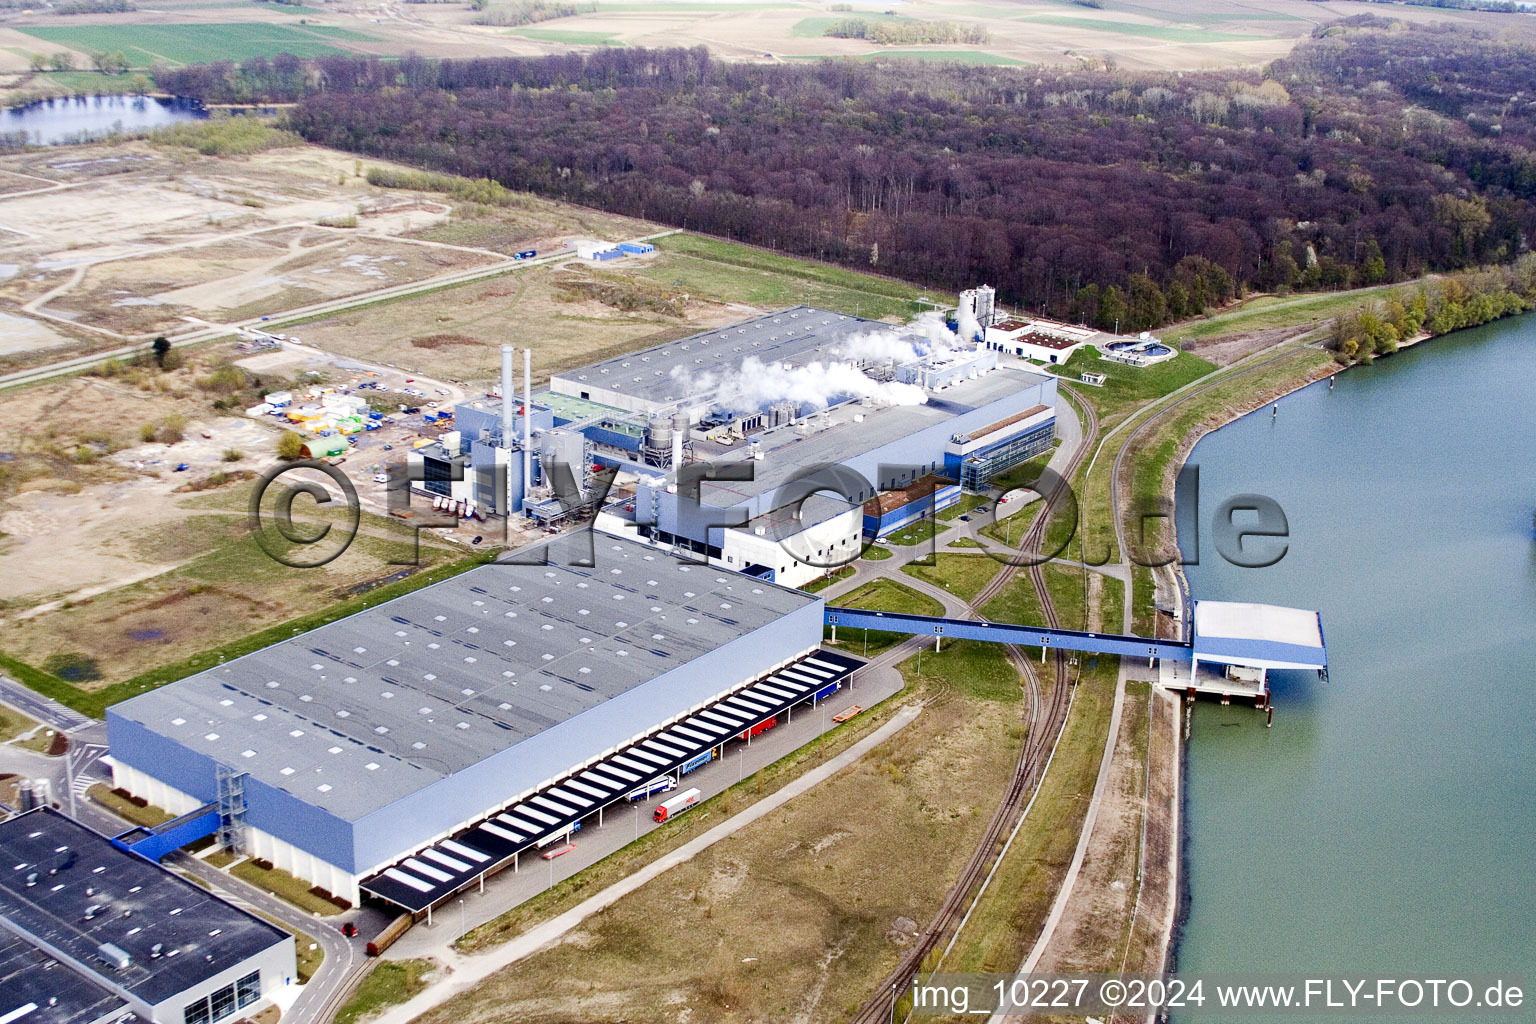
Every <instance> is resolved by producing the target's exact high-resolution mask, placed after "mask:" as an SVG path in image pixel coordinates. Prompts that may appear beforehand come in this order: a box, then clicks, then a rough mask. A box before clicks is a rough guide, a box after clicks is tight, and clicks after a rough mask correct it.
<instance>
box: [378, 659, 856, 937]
mask: <svg viewBox="0 0 1536 1024" xmlns="http://www.w3.org/2000/svg"><path fill="white" fill-rule="evenodd" d="M862 664H863V662H862V661H860V660H858V659H857V658H851V657H849V656H847V655H844V654H837V653H833V652H831V651H817V652H816V653H814V654H812V655H809V656H808V657H805V658H802V659H800V660H799V661H797V662H794V663H793V664H790V665H787V666H785V667H784V668H781V669H779V670H778V671H777V672H774V673H773V674H772V675H770V676H768V677H767V678H765V679H762V680H760V681H758V682H756V683H753V684H752V685H751V686H747V687H745V688H743V689H741V690H737V691H736V692H735V693H733V694H731V695H730V696H729V697H726V698H725V699H723V700H720V701H717V702H716V703H714V704H711V705H709V706H708V707H706V708H704V709H703V710H701V711H699V712H698V713H697V714H693V715H689V716H688V717H686V718H684V719H682V720H681V721H678V722H676V723H674V724H672V725H670V726H667V727H666V728H664V729H661V730H659V731H658V732H656V733H655V734H653V735H651V736H650V737H648V738H646V739H644V740H641V741H640V742H639V743H636V744H633V745H631V746H629V747H626V748H624V749H623V750H620V751H619V752H618V753H616V754H612V755H610V756H609V757H607V758H604V759H603V760H602V761H599V762H597V763H596V764H594V765H592V766H590V767H588V768H583V769H581V770H579V771H577V772H574V773H573V774H571V775H570V776H568V777H566V778H565V779H562V780H561V781H560V782H557V783H555V784H554V785H552V786H549V787H547V788H545V789H542V790H540V791H539V792H538V793H536V794H534V795H533V796H531V797H528V798H527V799H525V800H522V801H521V802H519V803H517V804H515V805H513V806H511V807H509V808H507V809H506V810H504V811H500V812H497V813H496V814H493V815H491V816H490V817H488V818H487V819H486V820H484V821H482V822H480V823H479V824H478V825H474V826H471V827H470V828H468V829H465V830H463V831H462V832H459V833H457V834H455V835H453V836H452V837H451V838H448V839H444V840H441V841H439V842H437V843H435V844H433V845H432V846H430V847H428V848H427V849H425V850H422V851H420V852H418V853H414V854H412V855H411V856H409V857H406V858H405V859H403V860H401V861H399V862H398V863H396V864H393V865H391V866H390V867H387V868H385V869H383V870H382V871H379V872H377V873H376V874H374V875H372V876H371V877H369V878H367V879H364V880H363V881H362V882H361V883H360V886H359V887H360V888H361V889H362V890H363V892H365V893H368V894H369V895H370V896H376V897H378V898H379V899H381V900H384V901H386V902H388V903H393V904H395V905H396V906H398V907H401V908H403V909H405V910H409V911H411V912H412V913H420V912H421V911H423V910H426V909H427V908H428V907H430V906H432V905H434V904H436V903H437V902H438V901H440V900H442V899H444V898H446V897H448V896H451V895H453V894H454V893H455V892H457V891H458V890H459V889H461V888H463V887H464V886H466V885H468V884H469V883H471V882H473V881H474V880H475V879H476V878H477V877H479V876H480V875H482V874H485V873H487V872H490V871H495V870H497V869H498V868H500V867H502V866H503V865H504V864H506V862H507V861H508V860H510V859H511V858H513V857H514V856H516V855H517V854H519V853H521V852H522V851H524V850H527V849H530V848H533V847H539V846H543V845H545V844H546V843H548V842H551V841H553V840H555V839H558V838H560V837H562V836H565V835H567V834H569V833H570V831H571V826H572V825H573V824H575V823H576V822H577V821H579V820H580V819H582V818H585V817H586V816H587V815H589V814H596V813H597V811H598V810H599V809H600V808H602V807H606V806H608V805H610V804H613V803H617V802H619V801H621V800H624V799H625V797H627V796H628V795H629V794H630V793H632V792H634V791H635V790H636V789H639V788H640V787H641V786H642V785H644V784H646V783H648V782H650V781H651V780H652V779H656V778H660V777H661V776H663V775H666V774H668V773H670V772H672V771H674V770H675V769H677V768H678V767H679V766H681V765H683V764H685V763H687V762H688V761H691V760H692V759H693V758H695V757H698V756H699V755H700V754H702V753H704V752H705V751H708V750H712V749H714V748H715V747H718V746H721V745H722V744H724V743H725V742H726V741H727V740H729V739H731V738H732V737H733V736H739V735H740V734H741V733H742V732H743V731H745V730H747V729H750V728H751V727H752V726H754V725H757V724H758V723H760V722H764V721H767V720H768V719H769V718H772V717H774V716H775V715H779V714H782V713H783V712H784V711H785V710H786V709H788V708H790V707H793V706H794V705H796V704H799V703H801V702H802V701H807V700H810V699H811V698H812V697H813V696H814V695H816V694H818V693H820V692H822V691H824V690H825V689H827V687H829V686H836V685H840V684H842V683H843V682H844V681H845V680H846V679H847V678H848V676H850V675H852V673H853V671H854V670H855V669H857V668H858V667H859V666H860V665H862Z"/></svg>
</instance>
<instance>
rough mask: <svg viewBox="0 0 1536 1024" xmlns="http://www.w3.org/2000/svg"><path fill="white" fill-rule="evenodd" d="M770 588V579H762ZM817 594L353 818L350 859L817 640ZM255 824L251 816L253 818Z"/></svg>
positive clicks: (516, 789)
mask: <svg viewBox="0 0 1536 1024" xmlns="http://www.w3.org/2000/svg"><path fill="white" fill-rule="evenodd" d="M764 585H765V586H771V584H764ZM823 615H824V612H823V602H821V601H819V600H817V601H813V602H812V603H810V604H807V605H806V606H805V607H803V608H799V609H797V610H796V611H793V612H791V613H789V614H788V615H786V616H784V617H783V618H781V619H779V620H778V621H776V622H774V623H772V624H770V625H768V626H764V627H763V628H761V629H758V630H755V631H753V632H752V633H751V634H749V635H748V636H744V637H741V638H739V639H737V640H733V641H731V642H730V643H728V644H725V645H723V646H721V647H718V648H715V649H714V650H712V651H709V652H707V653H705V654H703V655H701V656H699V657H697V658H695V659H694V660H692V661H690V662H688V663H687V664H684V665H679V666H677V667H676V668H674V669H672V670H671V671H668V672H665V673H662V674H661V675H659V676H657V677H656V678H654V679H652V680H650V681H649V682H646V683H643V684H642V685H640V686H637V687H635V688H633V689H631V690H630V691H628V692H627V693H623V694H620V695H619V696H617V697H614V698H613V699H611V700H608V701H605V702H603V703H602V704H600V705H598V706H597V707H595V708H592V709H590V710H588V711H586V712H583V713H582V714H580V715H577V716H576V717H575V718H572V719H570V720H568V721H565V722H561V723H560V724H558V725H554V726H551V727H550V728H549V729H546V730H545V731H544V732H542V733H539V734H538V735H537V736H534V737H532V738H530V739H528V740H525V741H524V742H522V743H519V744H518V745H517V746H515V747H512V748H510V749H508V750H504V751H502V752H501V753H499V754H495V755H493V756H491V757H489V758H487V759H485V760H484V761H481V762H480V763H479V764H476V765H472V766H471V767H469V768H467V769H465V770H464V771H462V772H459V773H457V774H455V775H452V776H449V777H448V778H444V779H440V780H439V781H437V782H435V783H433V784H432V785H430V786H428V787H426V788H425V789H422V790H419V791H418V792H416V793H413V794H411V795H410V796H407V797H405V798H404V799H401V800H398V801H396V802H395V803H393V804H390V805H389V806H388V807H385V808H382V809H380V810H378V811H375V812H374V813H373V814H370V815H367V816H365V817H363V818H361V819H359V820H358V821H357V822H356V824H355V830H354V836H355V847H354V850H353V852H352V855H351V856H350V857H349V858H348V861H349V862H353V863H356V864H357V865H358V870H368V869H370V868H372V867H374V866H376V865H378V864H382V863H384V862H385V861H388V860H392V859H393V858H394V857H396V856H397V855H398V854H399V852H400V851H401V850H405V849H408V848H410V847H413V846H417V845H420V844H422V843H425V842H426V841H427V840H429V839H431V838H432V837H433V836H436V835H439V834H441V833H443V832H447V831H449V830H451V829H453V828H455V827H457V826H458V825H459V824H461V823H463V822H466V821H469V820H470V819H473V818H475V817H477V816H479V815H480V814H482V813H483V812H485V811H486V810H487V809H488V808H490V807H492V806H494V805H496V804H499V803H501V802H503V801H505V800H509V799H511V798H512V797H514V796H516V795H517V794H519V793H522V792H523V791H525V790H527V789H529V788H531V787H533V786H537V785H538V784H540V783H542V782H544V781H546V780H547V779H551V778H553V777H555V776H557V775H559V774H561V773H562V772H564V771H566V770H568V769H569V768H571V767H572V766H574V765H575V764H577V763H579V762H581V761H583V760H586V759H587V758H590V757H595V756H596V755H597V754H598V753H600V752H601V751H603V750H606V749H608V748H610V747H613V746H617V745H618V744H620V743H623V742H624V741H626V740H628V739H629V738H630V737H632V736H634V735H636V734H638V733H641V732H644V731H645V730H647V729H649V728H651V727H652V726H654V725H656V724H657V723H658V722H661V721H664V720H665V719H668V718H671V717H672V716H673V715H677V714H681V713H682V712H683V711H684V710H685V709H687V708H690V707H692V706H694V705H695V704H699V703H702V702H703V701H705V700H707V699H709V698H710V697H713V696H714V695H715V694H717V693H719V692H720V691H722V690H724V689H725V688H726V687H728V686H731V685H734V684H737V683H744V682H747V681H748V679H749V678H750V677H751V676H753V675H756V674H758V673H761V672H763V671H766V670H767V669H768V668H770V667H771V666H773V665H775V664H777V663H779V662H781V661H786V660H788V659H789V658H792V657H795V656H796V655H799V654H800V653H802V652H804V651H806V650H808V649H809V648H811V647H814V646H816V645H817V644H819V643H820V642H821V637H822V632H821V630H822V619H823ZM252 823H253V824H254V821H253V822H252Z"/></svg>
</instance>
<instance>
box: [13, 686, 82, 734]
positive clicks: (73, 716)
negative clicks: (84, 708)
mask: <svg viewBox="0 0 1536 1024" xmlns="http://www.w3.org/2000/svg"><path fill="white" fill-rule="evenodd" d="M0 701H3V702H4V703H6V704H9V705H10V706H11V707H13V708H15V709H16V710H17V711H20V712H21V713H22V714H24V715H26V716H27V717H28V718H34V719H36V720H37V721H39V722H42V723H43V724H44V725H46V726H48V727H50V728H53V729H59V730H62V731H64V732H73V731H74V730H76V729H83V728H85V727H86V726H88V725H90V724H91V723H92V722H94V721H95V719H91V718H87V717H85V716H84V715H82V714H81V713H80V712H78V711H76V710H74V709H73V708H67V707H65V706H64V705H63V704H60V703H59V702H58V701H56V700H51V699H49V698H47V697H44V696H43V695H42V694H40V693H38V692H36V691H35V690H29V689H28V688H27V687H25V686H23V685H22V684H21V683H18V682H17V681H16V680H14V679H11V678H9V677H8V676H0Z"/></svg>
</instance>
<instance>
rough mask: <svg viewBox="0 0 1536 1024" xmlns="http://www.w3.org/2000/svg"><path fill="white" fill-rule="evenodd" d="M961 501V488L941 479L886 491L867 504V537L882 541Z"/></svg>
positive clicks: (865, 516)
mask: <svg viewBox="0 0 1536 1024" xmlns="http://www.w3.org/2000/svg"><path fill="white" fill-rule="evenodd" d="M959 501H960V485H959V484H957V483H955V482H954V481H953V480H950V479H946V478H945V477H940V476H932V475H929V476H925V477H923V478H922V479H920V480H917V481H915V482H913V483H911V484H909V485H908V486H906V487H903V488H901V489H899V490H893V491H884V492H882V493H880V494H877V495H875V496H874V497H873V498H870V499H869V500H868V501H866V502H865V503H864V536H866V537H868V538H869V539H870V540H879V539H880V538H882V537H886V536H889V535H890V534H892V533H895V532H896V531H897V530H900V529H904V528H906V527H908V526H912V525H914V524H915V523H919V522H922V521H923V520H924V519H928V518H930V517H932V516H934V515H937V514H938V513H940V512H942V511H944V510H945V509H947V508H949V507H950V506H951V505H954V504H956V503H958V502H959Z"/></svg>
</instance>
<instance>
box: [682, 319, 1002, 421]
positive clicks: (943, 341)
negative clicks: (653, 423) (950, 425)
mask: <svg viewBox="0 0 1536 1024" xmlns="http://www.w3.org/2000/svg"><path fill="white" fill-rule="evenodd" d="M967 319H969V322H970V325H971V327H970V331H971V333H969V334H967V333H965V320H962V322H961V327H962V331H961V333H960V334H959V335H956V334H955V332H954V331H951V330H950V329H949V326H948V325H947V324H946V323H945V322H944V318H943V316H942V315H940V314H939V313H923V314H921V315H920V316H918V317H917V318H916V319H914V320H913V321H912V322H911V323H909V324H907V325H906V326H905V327H900V328H896V327H890V328H882V329H876V330H871V331H869V332H867V333H863V334H857V335H854V336H852V337H850V338H848V339H846V340H845V341H843V342H842V343H840V344H839V345H838V346H837V347H836V348H835V349H834V350H833V352H834V355H835V357H837V358H839V359H841V360H846V361H830V360H829V361H827V362H821V361H817V362H811V363H806V364H804V365H803V366H790V365H786V364H784V363H766V362H764V361H763V360H761V359H758V358H756V357H748V358H747V359H744V360H743V361H742V363H741V366H740V367H739V368H737V369H735V370H733V371H730V372H728V373H723V374H711V373H702V374H696V375H695V374H690V373H688V372H687V371H685V370H683V368H682V367H678V368H677V369H675V370H673V373H672V376H673V379H674V380H676V381H678V383H679V384H681V385H682V386H683V387H684V388H686V390H687V391H688V392H689V393H691V394H694V395H697V396H699V397H700V398H701V399H703V400H704V405H703V406H701V407H699V408H696V409H694V410H693V415H694V417H695V418H698V417H701V416H702V415H703V414H704V413H705V412H706V410H707V407H708V406H711V405H717V406H721V407H723V408H726V409H730V410H733V411H736V412H743V411H746V410H749V409H765V408H767V407H768V406H771V405H773V404H775V403H777V402H785V401H787V402H792V403H794V405H795V406H796V411H797V412H803V411H805V410H806V409H807V408H813V409H825V408H826V407H827V406H829V405H831V404H832V403H833V402H839V401H846V400H848V399H851V398H852V399H862V398H870V399H873V400H874V401H876V402H877V403H879V404H882V405H922V404H924V403H926V402H927V401H928V396H927V393H926V392H924V391H923V389H922V388H920V387H918V386H917V385H915V384H902V383H900V382H898V381H877V380H874V379H873V378H871V377H869V376H868V375H866V374H865V373H864V372H863V371H862V370H860V369H859V368H858V367H857V366H856V365H854V364H855V363H897V364H901V363H910V362H914V361H916V360H918V359H922V358H924V357H926V356H930V355H935V354H938V353H943V352H951V351H955V350H957V349H969V348H970V347H971V339H972V338H973V337H974V336H975V332H976V331H977V330H979V329H980V328H979V327H978V326H977V324H976V320H975V318H974V317H969V318H967Z"/></svg>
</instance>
